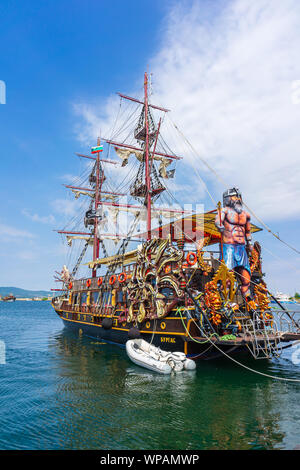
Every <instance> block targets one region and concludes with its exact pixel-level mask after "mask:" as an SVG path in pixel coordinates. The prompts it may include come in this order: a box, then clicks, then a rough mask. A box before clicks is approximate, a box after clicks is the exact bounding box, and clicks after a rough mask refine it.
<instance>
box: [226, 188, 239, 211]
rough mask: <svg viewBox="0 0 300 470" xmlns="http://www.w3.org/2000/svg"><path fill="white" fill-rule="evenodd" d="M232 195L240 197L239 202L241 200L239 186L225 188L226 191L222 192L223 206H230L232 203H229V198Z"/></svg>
mask: <svg viewBox="0 0 300 470" xmlns="http://www.w3.org/2000/svg"><path fill="white" fill-rule="evenodd" d="M232 196H236V197H238V198H240V200H241V202H242V194H241V192H240V190H239V188H231V189H227V191H225V192H224V193H223V206H224V207H225V206H232V203H231V198H232Z"/></svg>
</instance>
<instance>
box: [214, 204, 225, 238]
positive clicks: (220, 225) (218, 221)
mask: <svg viewBox="0 0 300 470" xmlns="http://www.w3.org/2000/svg"><path fill="white" fill-rule="evenodd" d="M226 213H227V209H226V208H224V207H223V209H222V210H221V213H220V211H218V212H217V215H216V218H215V226H216V227H217V229H218V230H219V231H220V232H221V233H222V232H224V230H225V227H224V220H225V217H226Z"/></svg>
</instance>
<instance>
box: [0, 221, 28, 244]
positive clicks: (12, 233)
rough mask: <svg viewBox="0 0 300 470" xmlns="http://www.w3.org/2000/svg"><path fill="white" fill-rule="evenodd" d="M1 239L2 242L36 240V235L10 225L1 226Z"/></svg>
mask: <svg viewBox="0 0 300 470" xmlns="http://www.w3.org/2000/svg"><path fill="white" fill-rule="evenodd" d="M0 237H1V240H5V241H9V240H10V239H11V238H14V239H15V238H20V239H23V238H28V239H31V238H35V235H34V234H33V233H30V232H28V231H27V230H20V229H18V228H15V227H11V226H10V225H5V224H0Z"/></svg>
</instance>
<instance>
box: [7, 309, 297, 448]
mask: <svg viewBox="0 0 300 470" xmlns="http://www.w3.org/2000/svg"><path fill="white" fill-rule="evenodd" d="M295 307H298V306H293V308H295ZM298 308H299V307H298ZM0 326H1V328H0V346H1V347H0V356H1V358H0V449H23V450H25V449H34V450H36V449H39V450H42V449H60V450H62V449H111V450H113V449H145V450H147V449H159V450H163V449H180V450H183V449H184V450H189V449H191V450H199V449H293V448H295V447H296V446H299V445H300V399H299V398H300V395H299V392H300V383H297V382H288V381H282V380H274V379H272V378H269V377H265V376H261V375H257V374H255V373H253V372H251V371H249V370H246V369H244V368H242V367H240V366H238V365H237V364H235V363H233V362H231V361H230V360H228V359H219V360H214V361H203V362H198V364H197V369H196V371H191V372H185V373H180V374H177V375H171V376H161V375H158V374H156V373H154V372H153V373H152V372H150V371H147V370H146V369H142V368H140V367H138V366H136V365H134V364H132V363H131V362H130V360H129V359H128V357H127V356H126V352H125V350H124V349H121V348H119V347H117V346H112V345H108V344H105V343H102V342H101V341H97V340H93V339H91V338H86V337H84V336H82V335H79V334H76V333H71V332H69V331H68V330H67V329H65V328H64V326H63V323H62V321H61V320H60V319H59V318H58V316H57V315H56V313H55V312H54V310H53V309H52V307H51V305H50V302H34V301H33V302H25V301H24V302H23V301H16V302H13V303H4V302H1V303H0ZM298 353H299V354H298ZM240 361H241V362H243V363H244V364H246V365H247V366H249V367H251V368H253V369H255V370H257V371H259V372H262V373H264V374H266V375H273V376H278V377H280V378H283V377H285V378H287V379H298V380H300V350H299V351H298V352H297V348H296V347H294V348H290V349H287V350H285V351H284V352H283V354H282V356H281V357H280V359H272V360H269V361H261V360H260V361H254V360H252V361H251V360H247V362H245V361H246V360H245V359H240Z"/></svg>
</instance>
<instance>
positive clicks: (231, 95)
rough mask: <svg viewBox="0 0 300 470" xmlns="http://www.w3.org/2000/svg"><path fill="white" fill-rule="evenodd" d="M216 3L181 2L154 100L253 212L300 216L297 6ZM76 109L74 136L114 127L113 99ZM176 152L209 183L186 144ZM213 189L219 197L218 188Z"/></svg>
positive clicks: (160, 61)
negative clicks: (182, 153)
mask: <svg viewBox="0 0 300 470" xmlns="http://www.w3.org/2000/svg"><path fill="white" fill-rule="evenodd" d="M220 5H223V6H222V8H221V6H220V8H219V9H216V8H215V7H213V4H212V3H211V2H204V1H194V2H181V3H179V4H177V6H175V7H174V8H173V9H172V10H171V11H170V12H169V15H168V18H167V19H166V22H165V29H164V31H163V33H162V38H161V44H162V46H161V49H160V51H158V53H157V54H156V55H155V56H154V57H153V58H152V61H151V70H152V72H153V78H154V80H153V85H154V87H153V88H154V91H155V95H154V96H153V98H152V99H153V102H154V101H155V100H156V102H157V103H156V104H158V105H164V106H165V107H167V108H170V109H172V110H173V112H172V120H173V121H174V122H176V123H178V125H179V127H180V129H181V130H182V131H183V133H184V134H185V135H186V136H187V137H188V139H189V140H190V141H191V143H192V144H193V146H194V147H195V148H196V149H197V151H198V152H199V155H201V156H202V157H203V158H205V159H206V160H207V161H208V162H209V164H210V165H211V166H213V167H214V168H215V169H216V171H217V172H218V173H219V174H220V175H221V176H222V178H223V180H225V181H226V182H228V185H230V186H231V185H235V186H238V187H240V189H241V190H242V192H243V195H244V198H245V200H246V201H247V202H248V204H249V206H250V207H251V208H252V209H253V210H254V211H255V212H256V213H257V214H258V215H259V216H262V217H264V218H265V219H284V218H288V217H290V218H292V217H294V218H295V217H299V215H300V204H298V203H297V201H298V200H299V199H300V186H299V180H300V165H299V163H300V158H299V154H298V152H299V148H300V132H299V118H300V105H299V104H295V103H296V101H295V99H294V95H293V93H294V92H295V90H294V84H295V83H296V82H297V80H299V79H300V61H299V50H300V36H299V29H300V4H299V2H298V1H297V0H285V1H284V2H282V1H281V0H260V1H259V2H251V1H249V0H235V1H231V2H227V3H225V2H224V3H220ZM74 109H75V110H76V113H77V115H78V116H81V118H83V121H84V123H85V125H84V126H83V127H82V123H80V126H79V127H78V129H79V128H80V129H81V130H80V134H79V139H80V140H81V141H84V142H88V141H89V142H91V141H92V140H93V139H95V137H96V135H98V134H99V129H100V127H101V129H103V130H104V132H106V130H107V131H108V129H111V128H112V127H113V122H114V121H113V119H114V115H115V114H116V112H117V110H118V99H116V98H115V97H108V98H107V101H106V103H105V104H104V105H103V103H102V105H101V110H102V112H101V114H99V113H98V112H97V111H96V109H97V108H96V107H94V106H91V105H89V104H77V105H75V108H74ZM104 132H102V134H103V133H104ZM172 145H173V148H174V145H175V140H174V141H173V142H171V146H172ZM174 150H176V151H178V152H180V151H183V150H185V156H186V162H187V163H188V164H193V165H196V166H197V167H198V168H199V170H200V171H201V173H202V174H203V173H205V174H206V176H205V178H206V179H208V181H209V180H210V178H211V175H210V174H209V173H207V169H206V168H205V167H204V166H203V164H202V163H201V161H200V159H198V160H197V159H196V160H195V156H193V155H192V153H191V152H190V151H188V149H187V147H186V146H185V145H180V144H179V143H177V145H176V148H174ZM182 168H183V167H182V164H181V165H180V167H179V169H180V171H181V172H182V174H183V173H184V170H183V169H182ZM205 178H204V179H205ZM199 186H200V185H199V184H198V187H199ZM210 187H211V186H210ZM196 188H197V185H196V184H194V188H192V191H195V190H197V189H196ZM212 191H213V192H215V194H214V196H215V198H216V200H219V199H220V196H221V194H220V192H221V191H222V188H221V187H220V185H219V186H217V185H216V186H214V187H213V188H212Z"/></svg>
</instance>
